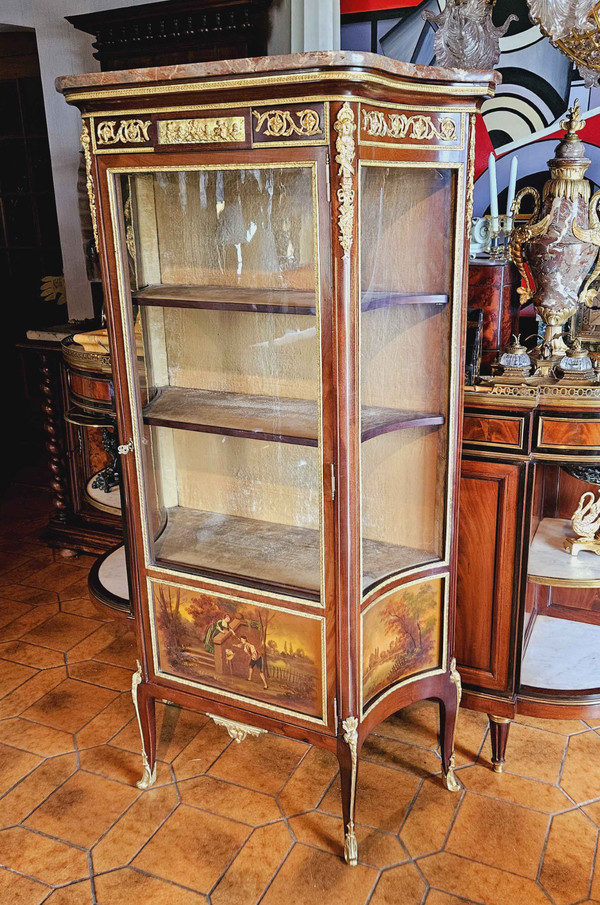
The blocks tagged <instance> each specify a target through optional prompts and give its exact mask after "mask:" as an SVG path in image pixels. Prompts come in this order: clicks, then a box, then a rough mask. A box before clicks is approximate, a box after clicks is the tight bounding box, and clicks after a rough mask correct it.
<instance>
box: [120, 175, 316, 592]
mask: <svg viewBox="0 0 600 905" xmlns="http://www.w3.org/2000/svg"><path fill="white" fill-rule="evenodd" d="M316 175H317V174H316V164H315V163H314V162H304V163H302V162H301V163H294V164H293V165H291V164H286V163H278V164H274V165H262V164H260V165H247V166H238V165H235V166H233V165H229V166H214V167H213V166H203V167H194V168H187V169H181V170H177V169H173V168H168V169H167V168H166V169H162V170H159V169H157V170H156V171H144V172H143V173H139V172H138V173H134V174H130V175H124V176H122V177H121V197H122V206H123V216H124V220H125V235H126V237H127V242H126V245H127V254H128V256H129V271H130V282H131V285H132V293H131V304H132V305H133V306H134V310H137V312H138V314H137V321H136V323H137V325H138V328H139V331H138V332H139V339H138V344H139V349H138V355H139V367H138V371H139V373H140V377H139V386H138V388H137V393H138V395H139V403H140V407H141V412H142V422H143V428H142V429H143V432H144V439H145V443H144V454H145V466H144V469H143V472H144V475H143V488H142V490H143V497H144V504H145V531H146V536H147V547H148V557H149V560H150V561H151V562H153V563H156V564H158V565H163V566H167V567H172V568H175V569H177V570H178V571H180V572H184V573H185V572H190V571H191V572H192V573H196V572H198V573H201V574H204V575H208V576H213V577H217V578H220V579H224V580H232V581H234V582H235V583H239V582H240V581H241V582H242V583H248V584H250V585H251V586H256V587H260V588H266V589H276V590H280V591H281V592H283V593H286V592H289V593H294V594H299V595H301V596H304V597H307V598H312V599H319V596H320V594H321V575H322V569H321V561H322V548H323V544H322V533H323V531H322V521H323V519H322V499H323V495H322V464H321V458H322V457H321V435H322V431H321V401H320V397H321V393H320V386H321V355H320V309H319V291H318V290H319V268H318V241H317V235H318V230H317V218H318V214H317V201H316V198H317V194H316Z"/></svg>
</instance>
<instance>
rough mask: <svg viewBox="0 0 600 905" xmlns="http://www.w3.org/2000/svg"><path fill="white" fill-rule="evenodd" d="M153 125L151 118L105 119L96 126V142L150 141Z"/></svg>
mask: <svg viewBox="0 0 600 905" xmlns="http://www.w3.org/2000/svg"><path fill="white" fill-rule="evenodd" d="M151 125H152V120H151V119H148V120H142V119H122V120H121V121H120V122H119V121H118V120H103V121H102V122H101V123H98V125H97V126H96V142H97V144H98V145H117V144H124V145H126V144H141V143H142V142H145V141H150V136H149V135H148V129H149V128H150V126H151Z"/></svg>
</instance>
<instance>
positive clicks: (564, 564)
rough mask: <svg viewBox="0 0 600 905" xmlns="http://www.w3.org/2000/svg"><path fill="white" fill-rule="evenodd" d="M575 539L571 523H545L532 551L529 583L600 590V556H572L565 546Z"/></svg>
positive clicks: (593, 554)
mask: <svg viewBox="0 0 600 905" xmlns="http://www.w3.org/2000/svg"><path fill="white" fill-rule="evenodd" d="M573 536H574V532H573V528H572V527H571V522H570V520H569V519H562V518H545V519H542V521H541V522H540V524H539V526H538V529H537V531H536V533H535V537H534V538H533V541H532V543H531V547H530V550H529V568H528V576H527V577H528V579H529V581H531V582H532V583H533V584H543V585H551V586H552V585H553V586H560V587H569V588H598V587H600V556H598V555H597V554H596V553H590V552H589V551H584V552H582V553H579V555H578V556H571V554H570V553H567V551H566V550H565V549H564V542H565V539H566V538H567V537H573Z"/></svg>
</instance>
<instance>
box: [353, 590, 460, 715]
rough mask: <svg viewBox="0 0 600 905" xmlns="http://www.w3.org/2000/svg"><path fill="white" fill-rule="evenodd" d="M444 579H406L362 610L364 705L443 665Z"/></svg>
mask: <svg viewBox="0 0 600 905" xmlns="http://www.w3.org/2000/svg"><path fill="white" fill-rule="evenodd" d="M442 595H443V579H441V578H434V579H428V580H427V581H422V582H417V583H414V584H410V585H404V586H402V587H400V588H398V589H397V590H395V591H393V592H392V593H391V594H387V595H386V596H385V597H382V598H381V599H380V600H377V601H376V602H375V603H373V604H371V606H369V607H367V609H366V610H365V612H364V613H363V616H362V683H363V707H365V706H367V705H368V703H369V702H370V701H371V700H372V699H373V698H375V697H377V696H378V695H379V694H380V693H381V692H382V691H384V690H385V689H387V688H389V687H390V686H391V685H394V684H396V683H397V682H400V681H402V680H403V679H406V678H407V677H408V676H412V675H415V674H419V673H423V672H426V671H427V670H430V669H435V668H437V667H439V666H440V665H441V655H442V650H441V639H442V636H443V627H442V620H443V596H442Z"/></svg>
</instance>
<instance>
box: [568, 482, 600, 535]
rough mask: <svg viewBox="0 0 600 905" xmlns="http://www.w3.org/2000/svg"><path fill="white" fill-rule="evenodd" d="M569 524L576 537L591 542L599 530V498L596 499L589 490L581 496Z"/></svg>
mask: <svg viewBox="0 0 600 905" xmlns="http://www.w3.org/2000/svg"><path fill="white" fill-rule="evenodd" d="M571 524H572V525H573V530H574V531H575V534H576V535H577V537H584V538H586V539H587V540H592V538H593V537H595V535H596V532H597V531H598V530H599V529H600V497H599V498H598V499H596V497H595V494H594V493H593V492H592V491H591V490H587V491H586V492H585V493H584V494H582V496H581V499H580V500H579V506H578V507H577V509H576V510H575V512H574V513H573V515H572V517H571Z"/></svg>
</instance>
